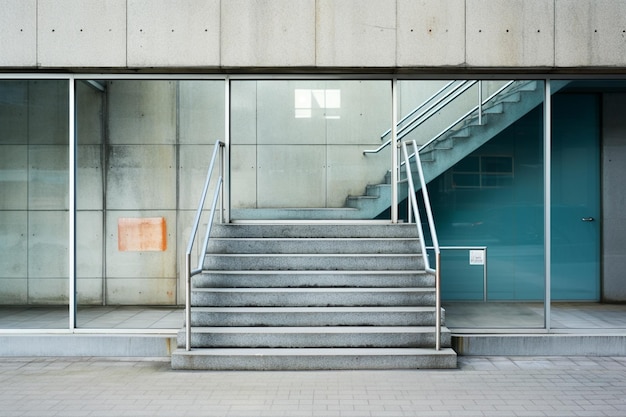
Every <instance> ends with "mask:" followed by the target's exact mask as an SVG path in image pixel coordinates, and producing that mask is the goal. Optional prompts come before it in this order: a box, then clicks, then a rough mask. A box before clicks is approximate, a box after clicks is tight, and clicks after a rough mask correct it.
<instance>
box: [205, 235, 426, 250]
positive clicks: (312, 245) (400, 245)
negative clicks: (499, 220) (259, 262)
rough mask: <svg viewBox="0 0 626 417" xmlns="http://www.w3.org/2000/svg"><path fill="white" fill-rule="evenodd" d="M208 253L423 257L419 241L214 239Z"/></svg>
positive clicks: (396, 239)
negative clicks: (371, 254)
mask: <svg viewBox="0 0 626 417" xmlns="http://www.w3.org/2000/svg"><path fill="white" fill-rule="evenodd" d="M207 252H209V253H221V254H236V253H240V254H252V253H268V254H272V253H283V254H287V253H293V254H298V253H308V254H324V253H332V254H361V253H420V252H421V248H420V244H419V239H417V238H246V239H242V238H214V239H211V240H210V241H209V246H208V250H207Z"/></svg>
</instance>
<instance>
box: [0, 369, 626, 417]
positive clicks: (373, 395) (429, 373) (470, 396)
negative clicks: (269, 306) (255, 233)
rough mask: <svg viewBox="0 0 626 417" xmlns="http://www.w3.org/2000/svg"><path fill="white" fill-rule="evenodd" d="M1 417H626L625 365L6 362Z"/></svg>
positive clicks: (0, 374) (0, 378)
mask: <svg viewBox="0 0 626 417" xmlns="http://www.w3.org/2000/svg"><path fill="white" fill-rule="evenodd" d="M0 415H2V416H65V417H71V416H211V417H219V416H329V417H332V416H381V417H382V416H455V417H456V416H498V417H506V416H563V417H566V416H567V417H570V416H620V417H623V416H626V358H589V357H550V358H504V357H489V358H468V357H460V358H459V368H458V369H456V370H445V371H438V370H406V371H314V372H204V371H201V372H198V371H196V372H187V371H172V370H171V369H170V366H169V362H168V361H166V360H163V359H152V360H151V359H146V360H136V359H119V358H115V359H106V358H0Z"/></svg>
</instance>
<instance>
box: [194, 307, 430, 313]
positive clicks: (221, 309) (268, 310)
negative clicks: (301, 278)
mask: <svg viewBox="0 0 626 417" xmlns="http://www.w3.org/2000/svg"><path fill="white" fill-rule="evenodd" d="M193 310H194V311H198V312H210V313H234V312H238V313H272V312H276V313H282V314H284V313H301V312H306V313H318V312H323V313H337V312H339V313H347V312H359V313H364V312H424V311H426V312H430V311H433V312H434V311H435V307H434V306H381V307H364V306H356V307H346V306H339V307H193Z"/></svg>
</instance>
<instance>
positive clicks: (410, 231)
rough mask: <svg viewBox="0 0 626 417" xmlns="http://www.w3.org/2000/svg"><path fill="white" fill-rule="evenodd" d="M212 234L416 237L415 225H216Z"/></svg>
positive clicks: (285, 236) (278, 236) (213, 235)
mask: <svg viewBox="0 0 626 417" xmlns="http://www.w3.org/2000/svg"><path fill="white" fill-rule="evenodd" d="M211 236H212V237H215V238H220V237H241V238H260V237H268V238H291V237H294V238H358V237H364V238H377V237H378V238H384V237H389V238H400V237H405V238H416V237H417V229H416V227H415V225H414V224H390V223H383V224H372V223H355V224H349V223H342V224H329V223H310V224H302V223H294V224H289V223H287V224H240V223H234V224H215V225H214V226H213V229H212V230H211Z"/></svg>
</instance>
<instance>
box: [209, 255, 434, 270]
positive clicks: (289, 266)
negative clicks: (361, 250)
mask: <svg viewBox="0 0 626 417" xmlns="http://www.w3.org/2000/svg"><path fill="white" fill-rule="evenodd" d="M203 269H204V270H355V269H361V270H370V271H380V270H383V271H384V270H416V269H424V260H423V259H422V255H421V254H419V255H417V254H414V253H408V254H329V253H326V254H276V253H264V254H210V256H206V257H205V259H204V264H203Z"/></svg>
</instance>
